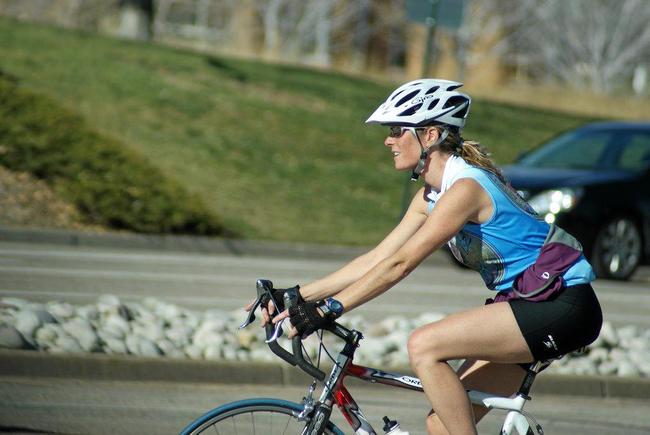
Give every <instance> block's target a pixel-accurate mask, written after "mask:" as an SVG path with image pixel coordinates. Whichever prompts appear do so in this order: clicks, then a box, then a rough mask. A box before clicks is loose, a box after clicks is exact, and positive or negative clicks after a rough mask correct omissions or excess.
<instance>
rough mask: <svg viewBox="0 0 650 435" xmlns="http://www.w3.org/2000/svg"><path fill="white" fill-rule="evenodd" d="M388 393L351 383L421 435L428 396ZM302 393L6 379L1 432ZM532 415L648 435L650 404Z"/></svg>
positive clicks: (166, 428) (175, 418)
mask: <svg viewBox="0 0 650 435" xmlns="http://www.w3.org/2000/svg"><path fill="white" fill-rule="evenodd" d="M385 388H387V387H384V386H377V387H376V388H369V387H359V386H356V387H355V386H354V385H353V386H351V388H350V391H351V393H352V394H353V396H354V397H355V399H356V400H357V402H358V403H359V405H360V407H361V408H362V410H363V412H364V414H365V415H366V417H367V418H368V419H369V420H370V422H371V423H372V424H373V425H374V426H375V428H376V429H380V428H381V424H380V423H379V422H380V421H381V417H382V416H384V415H386V414H388V415H389V416H390V417H391V418H395V419H397V420H398V421H400V424H401V425H402V427H403V428H405V429H407V430H408V431H409V432H410V433H411V435H417V434H423V433H424V429H423V420H422V419H423V416H424V415H426V413H427V411H428V409H427V406H426V402H425V400H424V397H423V396H422V395H421V394H419V393H414V392H410V391H404V390H397V389H390V390H384V391H390V394H377V392H378V391H382V389H385ZM304 393H305V390H304V389H303V388H297V387H272V386H255V385H199V384H183V383H164V382H155V383H144V382H99V381H97V382H80V381H76V380H65V379H56V380H55V379H33V380H29V379H25V378H0V432H3V433H5V432H8V433H34V432H36V433H41V432H40V431H47V433H63V434H72V433H74V434H97V435H103V434H107V435H109V434H110V435H123V434H175V433H178V431H179V430H180V429H181V428H182V427H184V426H185V424H186V423H188V422H189V421H191V420H192V419H194V418H196V417H197V416H198V415H200V413H202V412H204V411H205V410H208V409H210V408H212V407H214V406H215V405H216V404H221V403H225V402H228V401H232V400H238V399H243V398H249V397H253V396H258V397H259V396H262V397H282V398H285V399H287V400H292V401H295V400H300V399H301V398H302V396H303V395H304ZM526 409H527V410H528V411H530V412H531V413H533V415H534V416H535V417H536V418H537V419H538V421H539V422H540V423H541V424H542V426H543V428H544V430H545V433H547V434H553V435H587V434H589V435H619V434H620V435H622V434H625V435H641V434H647V433H650V415H649V414H648V412H647V410H648V409H650V401H642V402H639V401H636V402H635V401H630V400H612V399H609V400H602V399H594V398H579V397H556V396H537V397H534V399H533V401H532V402H531V403H530V404H529V406H527V407H526ZM333 415H334V421H335V422H336V423H337V424H338V425H339V427H341V428H346V430H345V433H350V431H349V430H348V429H347V427H346V426H345V422H344V421H342V418H341V416H340V414H339V413H338V411H337V410H335V411H334V413H333ZM503 418H504V414H503V413H502V412H500V411H493V412H492V413H491V414H489V415H488V417H486V418H485V419H484V421H483V422H481V423H480V425H479V432H480V433H481V434H495V433H498V432H499V431H498V428H499V427H500V424H501V423H502V421H503ZM257 433H264V432H263V431H258V432H257Z"/></svg>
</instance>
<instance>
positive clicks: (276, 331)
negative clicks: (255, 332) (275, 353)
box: [264, 317, 287, 343]
mask: <svg viewBox="0 0 650 435" xmlns="http://www.w3.org/2000/svg"><path fill="white" fill-rule="evenodd" d="M285 320H287V318H286V317H285V318H284V319H282V320H280V321H279V322H278V323H276V324H275V329H274V330H273V334H272V335H271V336H270V337H269V339H268V340H264V343H271V342H273V341H275V340H277V339H278V338H280V337H282V323H284V321H285Z"/></svg>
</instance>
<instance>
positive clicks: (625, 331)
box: [616, 325, 639, 341]
mask: <svg viewBox="0 0 650 435" xmlns="http://www.w3.org/2000/svg"><path fill="white" fill-rule="evenodd" d="M616 334H617V335H618V339H619V341H623V340H630V339H632V338H635V337H637V336H638V335H639V330H638V328H637V327H636V326H634V325H628V326H622V327H620V328H618V329H617V330H616Z"/></svg>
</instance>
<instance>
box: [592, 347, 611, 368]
mask: <svg viewBox="0 0 650 435" xmlns="http://www.w3.org/2000/svg"><path fill="white" fill-rule="evenodd" d="M587 358H589V359H590V360H591V361H593V362H594V363H596V364H600V363H602V362H603V361H607V360H608V359H609V352H608V351H607V349H604V348H596V349H590V350H589V354H588V355H587Z"/></svg>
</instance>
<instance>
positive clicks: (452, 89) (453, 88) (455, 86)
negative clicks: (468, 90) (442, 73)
mask: <svg viewBox="0 0 650 435" xmlns="http://www.w3.org/2000/svg"><path fill="white" fill-rule="evenodd" d="M461 86H463V84H462V83H461V84H459V85H451V86H449V87H448V88H447V92H449V91H455V90H456V89H458V88H460V87H461Z"/></svg>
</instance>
